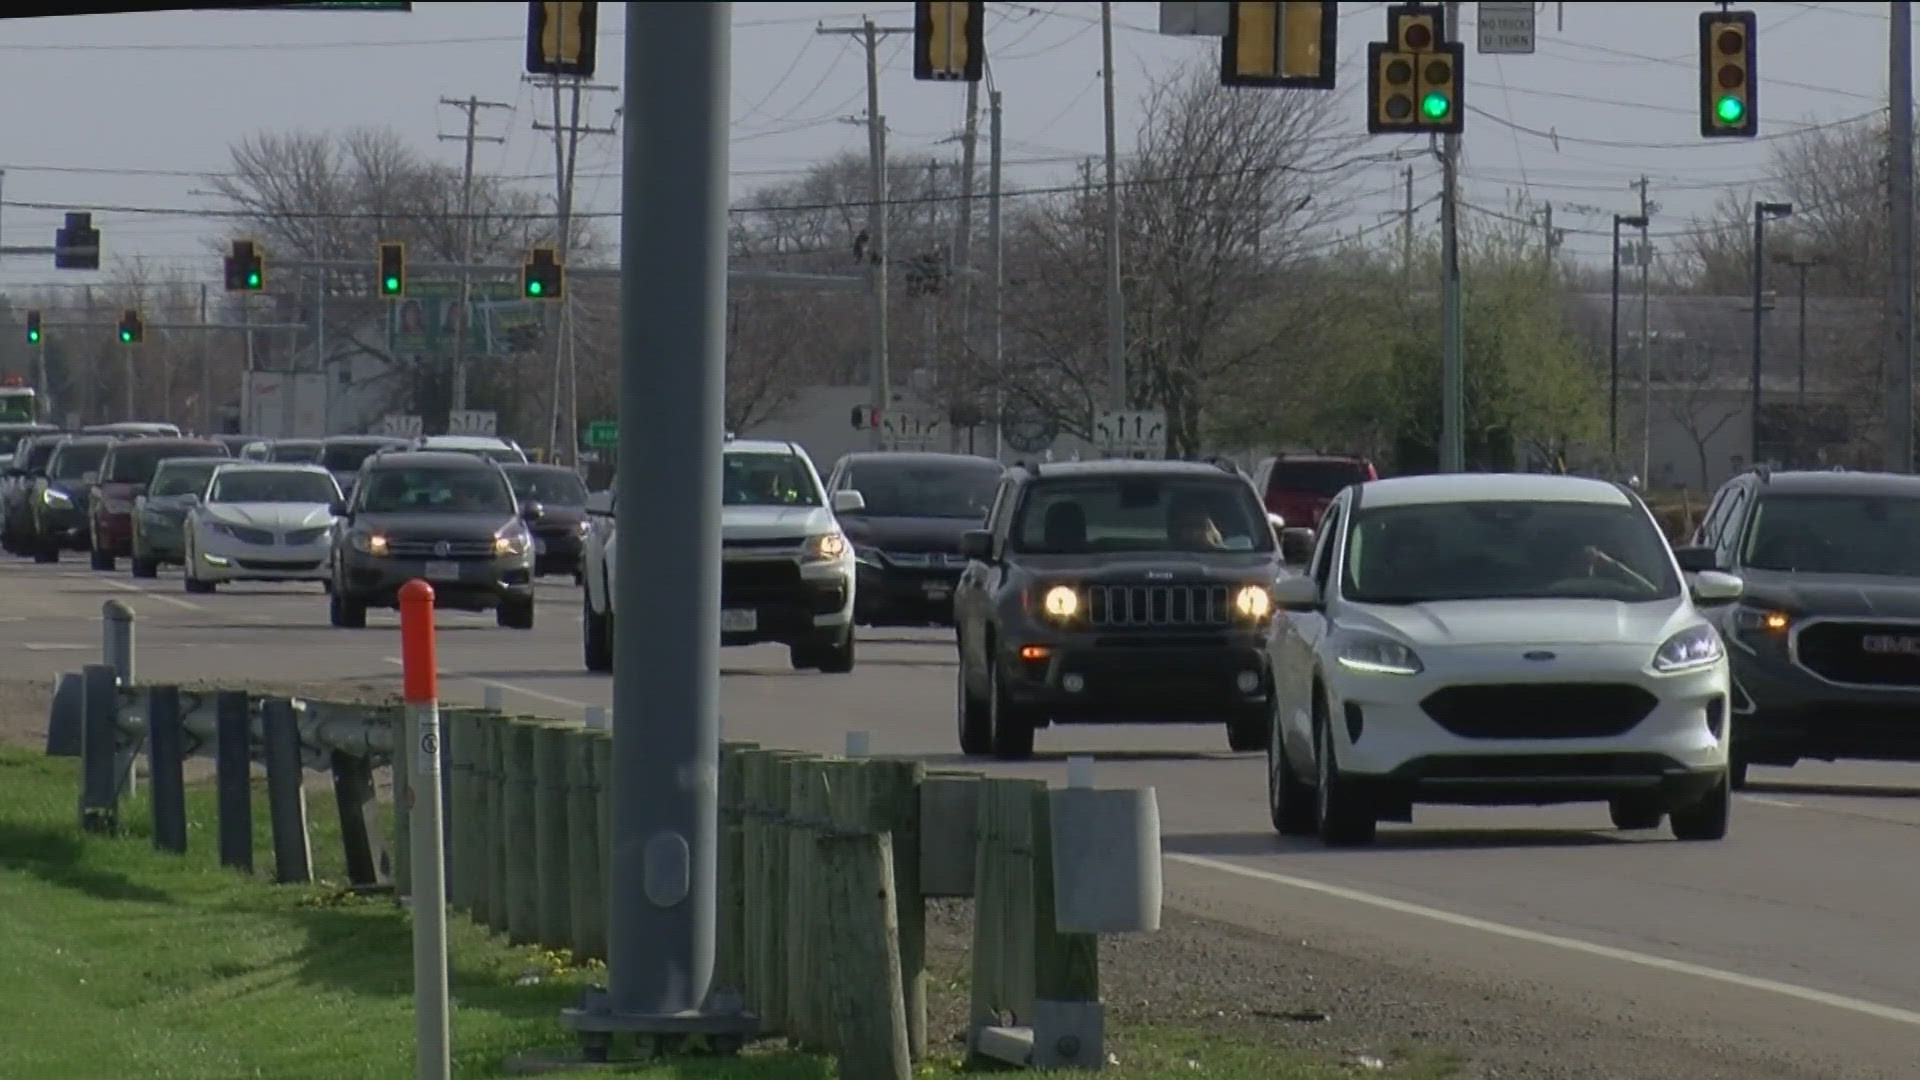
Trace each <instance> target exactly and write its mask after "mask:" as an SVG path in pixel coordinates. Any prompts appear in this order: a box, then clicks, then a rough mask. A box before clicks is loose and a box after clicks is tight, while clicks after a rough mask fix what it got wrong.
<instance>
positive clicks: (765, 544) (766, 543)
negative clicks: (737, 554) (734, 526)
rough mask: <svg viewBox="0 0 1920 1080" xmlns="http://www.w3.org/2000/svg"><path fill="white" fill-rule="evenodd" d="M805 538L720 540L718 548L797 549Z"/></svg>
mask: <svg viewBox="0 0 1920 1080" xmlns="http://www.w3.org/2000/svg"><path fill="white" fill-rule="evenodd" d="M804 539H805V537H800V536H760V537H753V538H750V539H745V540H722V541H721V542H720V546H721V547H722V548H724V549H726V550H728V551H767V550H770V549H774V548H797V547H799V546H800V542H801V541H802V540H804Z"/></svg>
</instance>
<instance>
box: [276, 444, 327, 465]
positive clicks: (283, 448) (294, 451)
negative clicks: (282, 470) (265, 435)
mask: <svg viewBox="0 0 1920 1080" xmlns="http://www.w3.org/2000/svg"><path fill="white" fill-rule="evenodd" d="M267 455H268V459H269V460H271V461H284V462H286V463H287V464H289V465H317V464H319V463H320V444H319V443H317V442H283V443H274V444H273V446H272V448H271V449H269V450H268V451H267Z"/></svg>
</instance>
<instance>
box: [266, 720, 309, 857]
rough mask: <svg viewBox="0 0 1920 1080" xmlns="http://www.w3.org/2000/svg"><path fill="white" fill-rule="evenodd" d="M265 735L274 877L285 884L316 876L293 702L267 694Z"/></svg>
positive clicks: (268, 808)
mask: <svg viewBox="0 0 1920 1080" xmlns="http://www.w3.org/2000/svg"><path fill="white" fill-rule="evenodd" d="M260 731H261V734H262V735H263V736H264V737H265V739H266V744H267V745H266V759H267V815H268V819H269V821H270V822H271V824H272V830H273V878H274V880H275V881H277V882H279V883H280V884H282V885H294V884H306V883H309V882H311V881H312V880H313V848H312V843H311V841H310V840H309V838H308V836H307V792H306V788H305V786H304V781H305V779H306V776H305V772H306V770H305V768H304V767H303V766H302V764H301V760H300V727H299V721H298V718H297V717H296V716H295V715H294V710H293V702H292V701H290V700H288V699H287V698H268V699H267V700H266V701H265V702H263V703H262V704H261V708H260Z"/></svg>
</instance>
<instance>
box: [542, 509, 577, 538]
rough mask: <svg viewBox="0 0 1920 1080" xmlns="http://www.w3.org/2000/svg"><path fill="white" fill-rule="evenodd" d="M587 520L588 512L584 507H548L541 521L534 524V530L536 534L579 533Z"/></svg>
mask: <svg viewBox="0 0 1920 1080" xmlns="http://www.w3.org/2000/svg"><path fill="white" fill-rule="evenodd" d="M585 520H587V510H586V508H585V507H583V506H548V507H545V508H544V509H543V510H542V512H541V514H540V520H539V521H536V522H534V523H533V528H534V531H535V532H543V533H570V532H575V531H577V530H578V529H579V528H580V523H581V522H583V521H585Z"/></svg>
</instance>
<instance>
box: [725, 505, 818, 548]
mask: <svg viewBox="0 0 1920 1080" xmlns="http://www.w3.org/2000/svg"><path fill="white" fill-rule="evenodd" d="M833 527H834V522H833V511H831V510H829V509H827V508H826V507H824V506H723V507H721V508H720V535H721V537H722V538H723V539H725V540H779V539H785V538H788V537H792V538H794V539H796V540H797V539H799V538H800V537H803V536H812V535H814V534H816V533H823V532H827V531H829V530H831V529H832V528H833Z"/></svg>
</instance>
